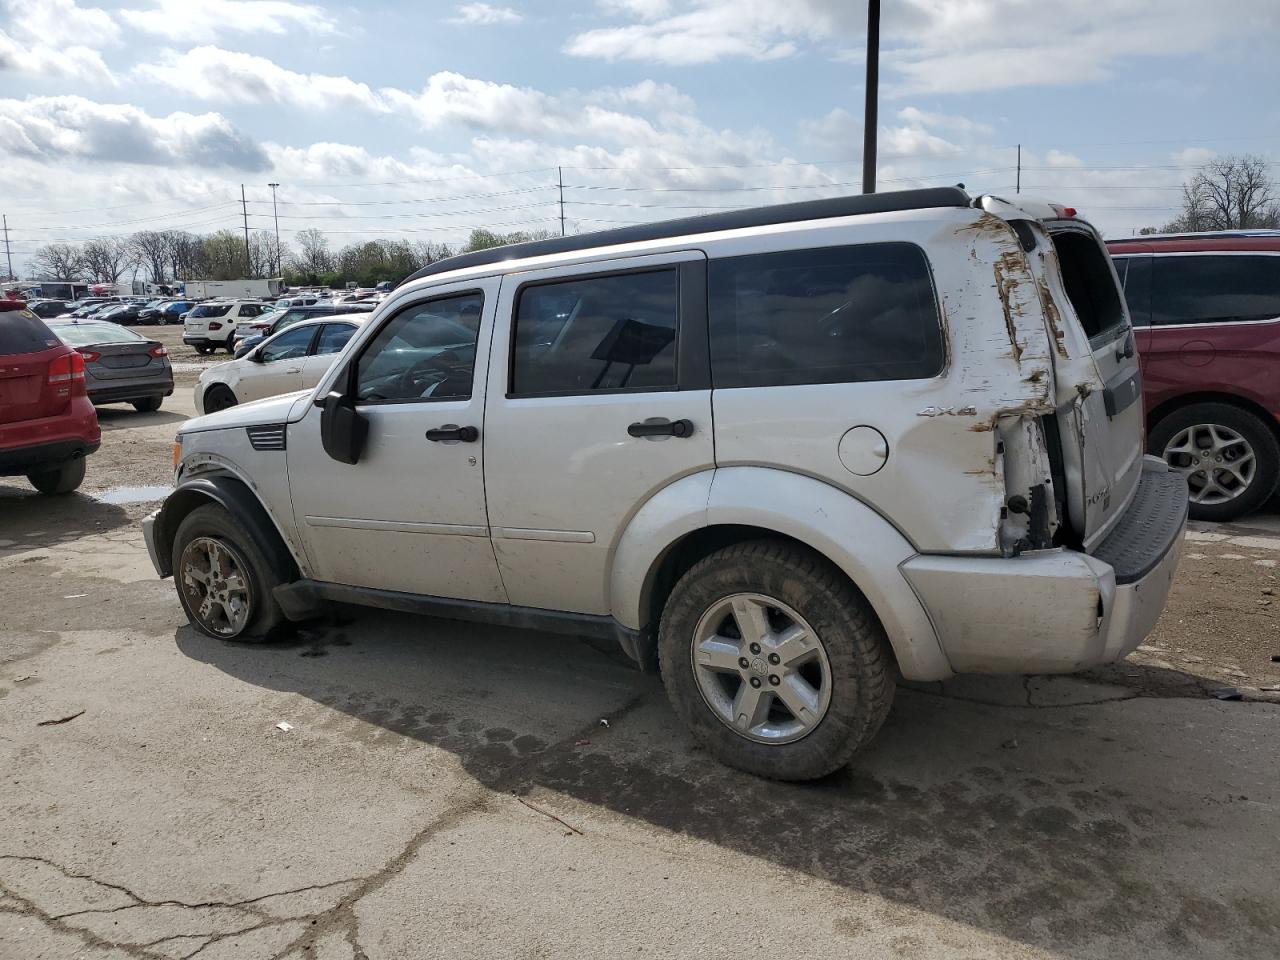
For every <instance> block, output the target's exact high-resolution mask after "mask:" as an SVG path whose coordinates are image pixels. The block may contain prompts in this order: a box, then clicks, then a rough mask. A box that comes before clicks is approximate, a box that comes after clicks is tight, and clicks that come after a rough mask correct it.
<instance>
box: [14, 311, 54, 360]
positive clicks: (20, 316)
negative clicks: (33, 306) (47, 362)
mask: <svg viewBox="0 0 1280 960" xmlns="http://www.w3.org/2000/svg"><path fill="white" fill-rule="evenodd" d="M60 342H61V341H60V340H59V339H58V338H57V337H56V336H54V333H53V331H52V330H50V329H49V328H48V327H47V326H45V324H44V321H43V320H41V319H40V318H39V317H37V316H36V315H35V314H34V313H32V312H30V311H29V310H5V311H3V312H0V356H4V355H5V354H17V353H39V352H40V351H42V350H48V349H49V348H50V347H56V346H57V345H58V344H59V343H60Z"/></svg>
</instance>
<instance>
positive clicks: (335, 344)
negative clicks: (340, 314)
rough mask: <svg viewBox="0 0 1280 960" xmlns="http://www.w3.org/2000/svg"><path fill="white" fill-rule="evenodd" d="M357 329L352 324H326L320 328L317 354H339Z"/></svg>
mask: <svg viewBox="0 0 1280 960" xmlns="http://www.w3.org/2000/svg"><path fill="white" fill-rule="evenodd" d="M355 332H356V328H355V326H354V325H353V324H350V323H326V324H325V325H324V326H323V327H321V328H320V339H319V340H317V341H316V348H315V350H314V351H313V352H315V353H337V352H338V351H339V350H341V349H342V348H343V347H345V346H346V345H347V341H348V340H350V339H351V335H352V334H353V333H355Z"/></svg>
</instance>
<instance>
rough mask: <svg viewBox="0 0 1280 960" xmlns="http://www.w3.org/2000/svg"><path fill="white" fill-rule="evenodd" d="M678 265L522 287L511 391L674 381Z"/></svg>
mask: <svg viewBox="0 0 1280 960" xmlns="http://www.w3.org/2000/svg"><path fill="white" fill-rule="evenodd" d="M677 276H678V274H677V272H676V270H675V269H673V268H669V269H661V270H652V271H646V272H643V273H621V274H613V275H610V276H599V277H583V278H578V279H572V280H564V281H556V282H553V283H540V284H534V285H531V286H528V287H525V288H524V289H523V290H521V291H520V297H519V300H518V301H517V303H516V315H515V324H514V331H513V340H512V349H511V383H510V392H511V394H512V395H530V394H557V393H558V394H575V393H591V392H592V391H596V390H662V389H672V388H674V387H675V385H676V317H677V315H678V313H679V308H678V303H679V285H678V280H677Z"/></svg>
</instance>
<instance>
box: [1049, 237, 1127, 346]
mask: <svg viewBox="0 0 1280 960" xmlns="http://www.w3.org/2000/svg"><path fill="white" fill-rule="evenodd" d="M1053 246H1054V249H1055V250H1056V251H1057V254H1058V268H1059V269H1060V270H1061V271H1062V283H1063V286H1065V287H1066V289H1067V299H1069V300H1070V301H1071V306H1072V308H1073V309H1074V310H1075V312H1076V318H1077V319H1078V320H1079V321H1080V326H1081V327H1082V328H1083V329H1084V332H1085V336H1087V337H1088V338H1089V339H1090V340H1092V339H1093V338H1094V337H1097V336H1099V335H1101V334H1107V335H1108V338H1109V339H1110V338H1111V337H1114V336H1115V335H1116V334H1118V333H1119V331H1120V330H1121V328H1123V327H1124V311H1123V310H1121V309H1120V291H1119V290H1118V289H1117V288H1116V279H1115V278H1114V277H1113V276H1112V273H1111V263H1110V258H1109V257H1108V256H1107V254H1106V253H1105V251H1104V250H1103V248H1102V247H1100V246H1099V245H1098V241H1097V240H1095V239H1094V238H1093V236H1092V235H1090V234H1086V233H1077V232H1074V231H1063V232H1058V233H1054V234H1053Z"/></svg>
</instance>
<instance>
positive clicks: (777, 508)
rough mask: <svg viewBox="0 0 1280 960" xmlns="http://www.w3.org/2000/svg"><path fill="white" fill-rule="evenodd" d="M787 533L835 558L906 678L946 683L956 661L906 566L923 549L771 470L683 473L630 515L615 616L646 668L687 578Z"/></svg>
mask: <svg viewBox="0 0 1280 960" xmlns="http://www.w3.org/2000/svg"><path fill="white" fill-rule="evenodd" d="M761 538H775V539H784V540H788V541H791V542H794V543H796V544H798V545H800V546H802V547H805V548H807V549H809V550H812V551H814V552H816V553H818V554H819V555H820V556H822V557H823V558H825V559H826V560H828V561H829V562H831V563H832V564H834V565H835V566H836V567H837V568H838V569H840V570H841V571H842V572H843V573H844V574H845V576H847V577H848V578H849V581H850V582H851V583H852V585H853V586H854V587H855V588H856V589H857V590H858V591H859V592H861V593H862V595H863V596H864V597H866V599H867V602H868V603H870V604H871V607H872V609H873V610H874V611H875V613H876V615H877V616H878V617H879V618H880V622H881V624H882V625H883V626H884V628H885V632H886V634H887V635H888V638H889V642H890V645H891V646H892V648H893V652H894V656H895V658H896V659H897V661H898V665H899V668H900V670H901V671H902V674H903V676H905V677H907V678H909V679H913V680H941V679H946V678H947V677H949V676H951V675H952V670H951V666H950V663H949V662H948V661H947V659H946V655H945V653H944V652H943V650H942V647H941V644H940V643H939V642H938V638H937V634H936V632H935V631H934V629H933V625H932V623H931V622H930V620H929V616H928V614H927V612H926V611H925V609H924V607H923V605H922V604H921V602H920V600H919V598H918V597H917V596H916V594H915V592H914V591H913V590H912V588H911V586H910V584H909V583H908V582H907V580H906V578H905V577H903V576H902V573H901V571H900V570H899V565H900V564H901V563H903V562H905V561H906V560H908V559H909V558H910V557H912V556H915V555H916V550H915V548H914V547H913V546H912V545H911V544H910V543H909V542H908V541H907V540H906V539H905V537H903V536H902V534H901V533H899V532H898V530H896V529H895V528H894V527H893V526H892V525H891V524H890V523H889V522H888V521H887V520H885V519H884V518H883V517H882V516H880V515H879V514H878V513H876V512H875V511H874V510H873V509H872V508H871V507H869V506H867V505H866V504H864V503H862V502H861V501H859V500H857V499H855V498H854V497H852V496H850V495H849V494H847V493H845V492H844V491H842V490H838V489H836V488H835V487H832V486H831V485H829V484H827V483H824V482H822V481H820V480H815V479H813V478H812V477H807V476H803V475H801V474H796V473H791V472H789V471H785V470H778V469H775V468H767V467H722V468H719V469H717V470H714V471H705V472H704V473H700V474H695V475H693V476H689V477H684V478H682V479H681V480H679V481H677V482H676V483H674V484H672V485H671V486H669V487H667V488H665V489H664V490H662V491H660V492H659V493H658V494H656V495H655V496H654V497H653V498H651V499H650V500H649V501H648V502H647V503H646V504H645V505H644V506H643V507H642V508H641V509H640V510H639V511H638V512H637V513H636V515H635V516H634V517H633V518H632V520H631V523H630V524H629V525H628V527H627V529H626V530H625V531H624V533H623V535H622V537H621V538H620V540H619V544H618V547H617V549H616V550H615V551H614V557H613V565H612V569H611V571H610V601H611V607H612V611H613V615H614V617H615V619H617V620H618V621H619V622H620V623H621V624H622V625H623V626H625V627H627V628H630V629H632V630H636V631H639V635H640V642H639V646H640V650H639V651H638V652H639V653H640V654H641V656H640V657H639V659H640V661H641V664H642V666H643V665H646V664H650V665H651V664H652V662H653V659H654V657H655V655H656V654H655V646H656V636H657V629H656V627H657V623H658V620H659V619H660V616H661V611H662V608H663V605H664V604H665V602H666V598H667V596H668V595H669V594H670V592H671V589H672V588H673V587H674V586H675V583H676V581H677V580H678V579H679V577H680V575H681V574H682V573H683V572H684V571H686V570H687V569H689V567H691V566H692V565H693V564H694V563H696V562H697V561H698V560H700V559H701V558H702V557H704V556H706V555H707V554H709V553H711V552H712V551H714V550H718V549H720V548H721V547H724V546H728V545H730V544H732V543H739V542H743V541H745V540H755V539H761Z"/></svg>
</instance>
